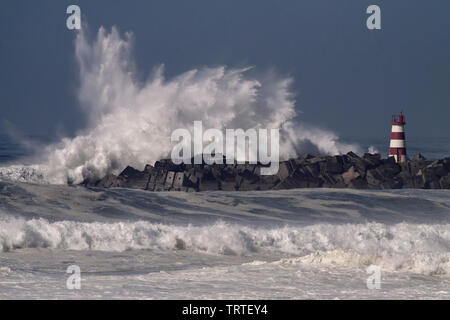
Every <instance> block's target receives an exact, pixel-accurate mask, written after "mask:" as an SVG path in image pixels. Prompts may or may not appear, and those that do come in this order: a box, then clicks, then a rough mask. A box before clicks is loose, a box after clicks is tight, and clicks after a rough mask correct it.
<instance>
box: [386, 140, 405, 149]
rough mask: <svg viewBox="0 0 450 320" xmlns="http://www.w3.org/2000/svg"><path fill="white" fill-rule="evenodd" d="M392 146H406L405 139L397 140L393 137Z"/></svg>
mask: <svg viewBox="0 0 450 320" xmlns="http://www.w3.org/2000/svg"><path fill="white" fill-rule="evenodd" d="M390 147H391V148H404V147H405V140H396V139H391V145H390Z"/></svg>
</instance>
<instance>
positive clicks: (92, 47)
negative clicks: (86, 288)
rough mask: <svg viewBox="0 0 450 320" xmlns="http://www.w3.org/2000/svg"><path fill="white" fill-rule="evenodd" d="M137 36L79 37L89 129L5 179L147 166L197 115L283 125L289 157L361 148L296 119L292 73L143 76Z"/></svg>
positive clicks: (7, 171)
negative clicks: (136, 52)
mask: <svg viewBox="0 0 450 320" xmlns="http://www.w3.org/2000/svg"><path fill="white" fill-rule="evenodd" d="M131 39H132V34H130V33H126V34H125V35H124V36H123V37H122V36H121V35H120V33H119V32H118V31H117V29H116V28H112V30H111V32H107V31H106V30H105V29H104V28H100V29H99V31H98V34H97V36H96V38H95V39H94V40H93V41H90V40H89V39H88V38H87V36H86V35H85V33H83V32H81V33H79V34H78V35H77V38H76V41H75V55H76V60H77V63H78V67H79V73H80V87H79V90H78V98H79V101H80V105H81V106H82V109H83V111H84V112H85V114H86V117H87V119H88V126H87V128H86V129H85V130H83V131H82V132H79V134H78V135H77V136H76V137H75V138H64V139H62V140H61V141H60V143H57V144H54V145H50V146H47V147H46V148H43V150H42V154H41V155H40V156H41V157H40V159H39V160H36V161H37V162H36V164H37V166H33V167H31V168H30V170H32V173H31V174H27V173H24V171H27V170H28V169H27V168H21V167H20V166H19V167H9V168H0V179H1V178H3V179H5V178H6V179H11V180H16V179H17V178H18V179H19V181H22V180H25V181H26V180H27V179H28V178H27V177H28V176H31V178H30V180H31V181H32V182H36V181H39V180H42V181H46V182H50V183H57V184H64V183H66V182H67V181H70V182H74V183H79V182H82V181H83V179H84V178H87V177H92V176H95V177H102V176H104V175H105V174H106V173H108V172H116V173H117V171H119V170H121V169H123V168H124V167H126V166H127V165H132V166H134V167H136V168H140V169H143V167H144V165H145V164H146V163H153V162H154V161H156V160H159V159H160V158H161V157H167V156H169V154H170V151H171V149H172V147H173V145H172V144H171V142H170V135H171V133H172V132H173V131H174V130H175V129H177V128H186V129H188V130H191V131H192V129H193V128H192V127H193V121H195V120H202V121H203V125H204V127H205V128H217V129H220V130H223V129H225V128H230V129H238V128H242V129H244V130H246V129H249V128H266V129H271V128H280V129H281V130H280V135H281V136H280V139H281V141H280V155H281V157H282V158H289V157H293V156H295V155H297V154H298V153H302V152H316V153H323V154H339V153H345V152H348V151H350V150H352V151H356V152H359V151H360V149H359V147H358V146H357V145H352V144H345V143H342V142H341V141H339V138H338V137H337V136H336V135H335V134H334V133H332V132H329V131H326V130H322V129H318V128H313V127H311V126H308V125H306V124H300V123H298V122H297V121H295V120H294V118H295V117H296V111H295V108H294V107H295V100H294V96H293V94H292V92H291V89H290V86H291V83H292V79H291V78H290V77H283V76H280V75H277V74H276V73H274V72H267V73H265V74H262V75H259V76H256V75H254V76H250V75H249V73H248V69H249V68H242V69H232V68H227V67H225V66H218V67H212V68H208V67H204V68H199V69H193V70H189V71H187V72H185V73H183V74H180V75H178V76H176V77H174V78H171V79H166V78H165V77H164V72H163V66H160V67H158V68H157V69H156V71H155V72H154V73H153V74H152V75H151V76H150V77H149V78H148V79H147V80H145V81H141V80H139V79H137V77H136V76H135V72H134V70H135V69H136V67H135V66H134V63H133V58H132V56H131V53H130V52H131V51H132V41H131ZM36 171H37V172H38V174H36ZM37 177H44V178H43V179H36V178H37Z"/></svg>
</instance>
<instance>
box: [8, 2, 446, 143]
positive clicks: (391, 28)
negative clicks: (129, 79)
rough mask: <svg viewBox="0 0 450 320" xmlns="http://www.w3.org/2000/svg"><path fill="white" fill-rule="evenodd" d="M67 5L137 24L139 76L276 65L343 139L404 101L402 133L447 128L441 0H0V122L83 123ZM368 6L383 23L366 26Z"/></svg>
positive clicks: (305, 104) (52, 128)
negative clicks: (161, 70)
mask: <svg viewBox="0 0 450 320" xmlns="http://www.w3.org/2000/svg"><path fill="white" fill-rule="evenodd" d="M70 4H77V5H79V6H80V7H81V11H82V16H83V18H84V19H87V21H88V23H89V28H90V29H91V31H92V32H95V31H96V30H97V29H98V28H99V27H100V26H102V25H103V26H105V27H106V28H107V29H109V28H110V27H111V26H113V25H116V26H117V27H118V28H119V30H120V31H121V32H124V31H132V32H133V33H134V35H135V52H134V55H135V58H136V64H137V66H138V69H139V72H140V73H141V74H142V75H143V76H145V75H146V74H148V72H150V70H152V68H153V67H154V66H155V65H157V64H160V63H164V64H165V66H166V73H167V76H169V77H170V76H174V75H177V74H179V73H181V72H184V71H187V70H189V69H191V68H194V67H200V66H205V65H206V66H216V65H222V64H224V65H227V66H229V67H242V66H247V65H251V66H255V67H256V68H257V69H258V70H267V69H275V70H277V71H278V72H279V73H281V74H286V75H291V76H292V77H293V78H294V84H293V88H292V89H293V91H294V92H295V94H296V96H297V106H296V108H297V109H298V111H301V112H302V114H301V115H300V117H299V118H300V119H301V120H302V121H305V122H307V123H310V124H313V125H316V126H319V127H322V128H327V129H330V130H333V131H335V132H336V133H337V134H338V135H340V136H344V137H352V136H356V135H358V136H366V137H376V136H379V135H380V134H383V135H384V134H385V132H386V130H389V121H390V116H391V114H392V113H396V112H398V111H400V110H401V109H403V110H404V112H405V113H406V116H407V128H406V130H407V132H408V134H409V135H413V136H420V135H424V136H435V137H438V136H439V137H443V136H448V137H450V14H449V13H450V1H448V0H432V1H425V0H396V1H379V0H378V1H376V0H371V1H365V0H295V1H286V0H284V1H280V0H246V1H244V0H240V1H234V0H220V1H219V0H190V1H171V0H158V1H156V0H154V1H152V0H150V1H133V0H131V1H130V0H127V1H122V0H121V1H104V0H89V1H75V0H71V1H63V0H40V1H31V0H30V1H25V0H2V4H1V10H0V126H1V128H0V131H2V130H5V126H6V124H7V123H9V127H13V128H15V129H16V130H18V131H20V132H22V133H24V134H46V135H52V134H54V133H55V132H59V133H65V134H69V135H71V134H73V133H74V132H75V131H76V130H77V129H80V128H82V127H83V126H84V125H85V123H84V117H83V115H82V113H81V111H80V108H79V106H78V102H77V98H76V88H77V67H76V64H75V62H74V38H75V32H74V31H70V30H68V29H67V28H66V18H67V14H66V8H67V6H68V5H70ZM371 4H377V5H379V6H380V7H381V19H382V22H381V23H382V30H373V31H370V30H368V29H367V28H366V18H367V16H368V15H367V14H366V13H365V11H366V8H367V7H368V5H371Z"/></svg>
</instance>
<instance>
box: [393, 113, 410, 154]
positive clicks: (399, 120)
mask: <svg viewBox="0 0 450 320" xmlns="http://www.w3.org/2000/svg"><path fill="white" fill-rule="evenodd" d="M391 124H392V132H391V144H390V146H389V157H394V158H395V161H396V162H406V143H405V130H404V125H405V124H406V122H405V116H404V115H403V113H402V112H400V114H399V115H393V116H392V121H391Z"/></svg>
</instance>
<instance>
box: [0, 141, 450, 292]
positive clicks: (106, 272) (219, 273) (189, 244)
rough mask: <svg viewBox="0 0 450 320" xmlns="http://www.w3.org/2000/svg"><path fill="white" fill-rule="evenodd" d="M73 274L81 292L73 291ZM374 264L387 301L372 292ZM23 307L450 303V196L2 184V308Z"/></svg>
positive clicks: (443, 192) (433, 192)
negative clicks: (172, 302)
mask: <svg viewBox="0 0 450 320" xmlns="http://www.w3.org/2000/svg"><path fill="white" fill-rule="evenodd" d="M4 145H5V144H4ZM9 148H11V147H9ZM4 150H5V149H4ZM4 153H5V154H8V155H14V154H17V155H18V156H22V154H21V153H20V152H16V153H14V152H9V151H8V152H6V151H5V152H4ZM10 160H11V159H8V161H10ZM12 160H14V159H12ZM8 165H9V164H3V167H8ZM71 265H77V266H79V267H80V269H81V289H80V290H68V289H67V286H66V281H67V279H68V277H69V276H70V274H68V273H67V272H66V271H67V268H68V267H69V266H71ZM370 265H376V266H378V267H379V268H380V270H381V288H380V289H368V287H367V278H368V277H369V276H370V274H368V273H367V271H366V269H367V267H368V266H370ZM11 298H19V299H28V298H30V299H36V298H50V299H64V298H68V299H72V298H74V299H75V298H88V299H98V298H106V299H110V298H111V299H114V298H122V299H128V298H137V299H178V298H179V299H188V298H191V299H196V298H207V299H239V298H244V299H245V298H251V299H259V298H261V299H265V298H267V299H298V298H300V299H302V298H305V299H350V298H356V299H372V298H376V299H388V298H395V299H407V298H414V299H423V298H432V299H450V192H449V191H448V190H389V191H364V190H339V189H297V190H284V191H267V192H204V193H182V192H179V193H177V192H160V193H152V192H146V191H139V190H127V189H108V190H102V189H89V188H84V187H80V186H67V185H51V184H33V183H24V182H17V181H8V180H7V179H3V181H0V299H11Z"/></svg>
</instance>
